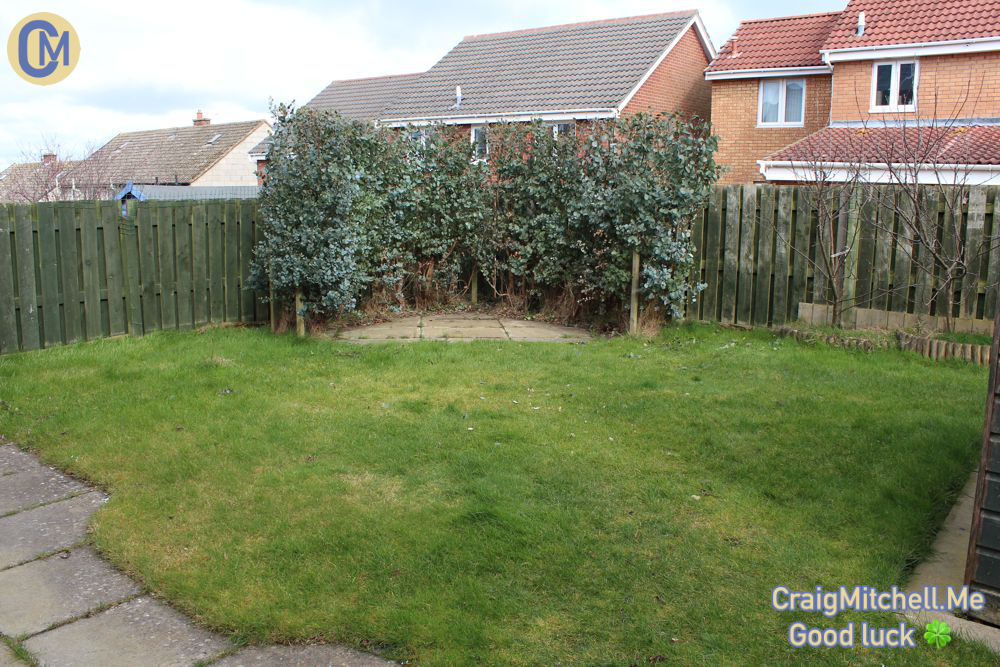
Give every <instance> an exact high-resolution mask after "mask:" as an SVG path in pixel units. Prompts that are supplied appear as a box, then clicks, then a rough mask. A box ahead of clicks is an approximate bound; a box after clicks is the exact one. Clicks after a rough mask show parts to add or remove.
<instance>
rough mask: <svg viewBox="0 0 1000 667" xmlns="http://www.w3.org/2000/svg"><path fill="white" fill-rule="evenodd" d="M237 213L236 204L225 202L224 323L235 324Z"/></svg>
mask: <svg viewBox="0 0 1000 667" xmlns="http://www.w3.org/2000/svg"><path fill="white" fill-rule="evenodd" d="M239 213H240V209H239V206H238V204H237V202H234V201H228V202H226V221H225V228H224V238H225V241H224V242H223V246H224V247H225V249H226V252H225V272H226V321H227V322H237V321H239V319H240V292H239V280H240V263H239V259H240V256H239V252H240V237H239V224H240V223H239Z"/></svg>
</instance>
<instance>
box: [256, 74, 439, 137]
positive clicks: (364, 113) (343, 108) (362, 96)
mask: <svg viewBox="0 0 1000 667" xmlns="http://www.w3.org/2000/svg"><path fill="white" fill-rule="evenodd" d="M418 77H420V74H391V75H389V76H376V77H370V78H367V79H345V80H342V81H333V82H331V83H330V85H329V86H327V87H326V88H324V89H323V90H322V92H320V94H319V95H317V96H316V97H314V98H312V100H310V101H309V103H308V104H306V106H307V107H311V108H313V109H322V110H324V111H330V112H333V111H336V112H337V113H339V114H340V115H341V116H344V117H346V118H352V119H354V120H372V121H375V120H379V119H381V118H382V114H383V112H384V111H385V109H386V107H388V106H389V105H390V104H392V103H393V102H395V100H396V99H398V98H399V97H400V96H401V95H403V94H404V93H405V92H406V91H407V90H409V88H410V86H411V85H412V84H413V83H414V82H415V81H416V80H417V78H418ZM270 148H271V137H266V138H265V139H264V140H263V141H261V142H260V143H259V144H257V145H256V146H254V147H253V148H252V149H250V155H267V152H268V150H270Z"/></svg>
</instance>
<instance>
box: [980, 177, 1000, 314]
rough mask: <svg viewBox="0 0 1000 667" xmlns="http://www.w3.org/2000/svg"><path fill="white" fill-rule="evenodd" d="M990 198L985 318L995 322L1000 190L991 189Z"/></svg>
mask: <svg viewBox="0 0 1000 667" xmlns="http://www.w3.org/2000/svg"><path fill="white" fill-rule="evenodd" d="M989 198H990V199H991V200H992V201H993V215H992V216H991V218H992V223H993V224H992V227H991V228H990V235H989V237H988V241H987V246H986V249H987V250H988V251H989V257H988V260H987V261H988V262H989V267H988V268H987V270H986V312H985V313H983V317H984V318H985V319H987V320H991V321H992V320H993V319H994V318H995V317H996V314H997V292H998V290H1000V210H998V209H997V207H1000V188H997V187H991V188H990V189H989Z"/></svg>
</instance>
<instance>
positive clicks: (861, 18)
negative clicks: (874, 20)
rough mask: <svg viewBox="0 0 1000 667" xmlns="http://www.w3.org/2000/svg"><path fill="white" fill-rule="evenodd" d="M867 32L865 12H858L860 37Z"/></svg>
mask: <svg viewBox="0 0 1000 667" xmlns="http://www.w3.org/2000/svg"><path fill="white" fill-rule="evenodd" d="M864 34H865V13H864V12H859V13H858V37H861V36H862V35H864Z"/></svg>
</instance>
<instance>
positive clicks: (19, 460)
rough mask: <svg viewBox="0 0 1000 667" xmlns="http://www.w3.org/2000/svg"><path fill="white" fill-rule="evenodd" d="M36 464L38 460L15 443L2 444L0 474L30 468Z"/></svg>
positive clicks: (0, 446) (0, 449) (0, 448)
mask: <svg viewBox="0 0 1000 667" xmlns="http://www.w3.org/2000/svg"><path fill="white" fill-rule="evenodd" d="M36 465H38V462H37V461H36V460H35V457H33V456H32V455H31V454H29V453H27V452H22V451H21V450H20V449H18V448H17V447H14V446H13V445H0V475H9V474H11V473H14V472H20V471H22V470H28V469H29V468H31V467H33V466H36Z"/></svg>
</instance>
